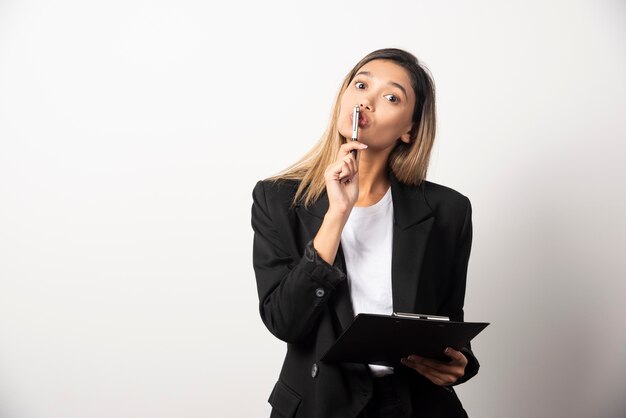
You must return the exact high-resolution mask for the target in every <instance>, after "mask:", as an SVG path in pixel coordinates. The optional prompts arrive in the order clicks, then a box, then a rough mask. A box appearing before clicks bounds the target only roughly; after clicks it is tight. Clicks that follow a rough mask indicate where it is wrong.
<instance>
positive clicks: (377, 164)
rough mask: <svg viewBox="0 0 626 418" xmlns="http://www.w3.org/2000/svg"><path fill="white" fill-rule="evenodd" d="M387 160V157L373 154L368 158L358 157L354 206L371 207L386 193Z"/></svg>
mask: <svg viewBox="0 0 626 418" xmlns="http://www.w3.org/2000/svg"><path fill="white" fill-rule="evenodd" d="M366 152H369V150H368V151H366ZM363 154H365V152H364V153H363ZM387 160H388V155H387V156H383V155H376V154H373V153H372V154H371V155H368V156H365V155H360V159H359V197H358V199H357V202H356V204H355V206H371V205H373V204H374V203H376V202H378V201H379V200H380V199H381V198H382V197H383V196H384V195H385V193H387V190H388V189H389V185H390V182H389V177H388V175H387V164H388V163H387Z"/></svg>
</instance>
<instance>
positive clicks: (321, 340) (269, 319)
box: [252, 174, 479, 418]
mask: <svg viewBox="0 0 626 418" xmlns="http://www.w3.org/2000/svg"><path fill="white" fill-rule="evenodd" d="M390 181H391V195H392V200H393V209H394V218H395V219H394V226H393V246H392V248H393V253H392V293H393V309H394V311H397V312H416V313H427V314H434V315H444V316H449V317H450V318H451V319H452V320H455V321H462V320H463V299H464V296H465V278H466V272H467V264H468V259H469V255H470V247H471V241H472V223H471V205H470V201H469V200H468V199H467V198H466V197H465V196H463V195H462V194H460V193H458V192H456V191H454V190H452V189H450V188H447V187H444V186H441V185H438V184H435V183H431V182H423V183H422V185H421V186H418V187H409V186H405V185H403V184H401V183H400V182H399V181H398V180H397V179H396V178H395V177H394V176H393V175H392V174H390ZM297 186H298V182H297V181H292V180H280V181H278V182H271V181H267V180H265V181H259V182H258V183H257V184H256V186H255V188H254V191H253V200H254V203H253V205H252V227H253V229H254V245H253V265H254V270H255V274H256V281H257V289H258V293H259V301H260V304H259V308H260V313H261V318H262V320H263V322H264V323H265V326H266V327H267V328H268V329H269V330H270V332H271V333H272V334H274V335H275V336H276V337H278V338H280V339H281V340H283V341H285V342H286V343H287V355H286V357H285V360H284V363H283V368H282V371H281V373H280V378H279V380H278V382H277V383H276V385H275V387H274V390H273V391H272V394H271V395H270V398H269V402H270V404H271V405H272V408H273V409H272V415H271V416H272V417H274V416H277V417H298V418H313V417H316V418H333V417H337V418H346V417H356V416H357V415H358V414H359V413H360V412H361V411H362V410H363V408H364V407H365V405H366V404H367V402H368V400H369V399H370V397H371V393H372V376H371V373H370V371H369V368H368V367H367V365H364V364H326V363H323V362H321V361H320V358H321V356H322V355H323V354H324V353H325V352H326V350H327V349H328V348H329V347H330V346H331V345H332V344H333V342H334V341H335V340H336V339H337V337H339V335H340V334H341V333H342V331H343V330H344V329H345V328H346V327H347V326H348V325H349V324H350V323H351V322H352V320H353V318H354V313H353V310H352V303H351V301H350V295H349V290H348V285H347V281H346V273H345V272H346V265H345V260H344V258H343V253H342V251H341V246H340V248H339V252H338V254H337V257H336V260H335V263H334V265H333V266H331V265H329V264H328V263H326V262H325V261H324V260H322V259H321V258H320V257H319V256H318V255H317V252H316V251H315V250H314V249H313V245H312V240H313V238H314V237H315V235H316V234H317V231H318V230H319V228H320V226H321V224H322V220H323V217H324V214H325V213H326V211H327V210H328V198H327V196H326V194H323V195H322V196H321V197H320V198H319V199H318V200H317V202H315V203H314V204H312V205H310V206H309V207H306V208H305V207H304V206H302V205H298V206H296V207H291V203H292V200H293V197H294V194H295V191H296V189H297ZM463 351H464V354H465V355H466V357H468V360H469V364H468V365H467V367H466V373H465V376H463V378H462V379H460V380H459V381H458V382H457V384H458V383H461V382H463V381H466V380H467V379H469V378H470V377H472V376H474V375H475V374H476V373H477V371H478V367H479V365H478V362H477V361H476V358H475V357H474V355H473V354H472V352H471V350H470V349H469V347H467V348H466V349H464V350H463ZM398 360H400V359H398ZM395 372H396V375H397V376H398V381H399V382H400V384H399V386H400V387H399V391H400V395H401V397H402V399H403V401H404V403H405V405H406V409H407V416H413V414H415V415H418V414H419V416H425V417H439V416H441V417H446V418H450V417H456V416H459V417H463V416H466V414H465V411H464V410H463V408H462V406H461V404H460V402H459V400H458V398H457V397H456V394H455V393H454V390H453V389H452V388H443V387H440V386H437V385H434V384H432V383H431V382H430V381H428V380H427V379H426V378H424V377H422V376H421V375H420V374H419V373H417V372H416V371H414V370H412V369H409V368H407V367H406V366H403V365H401V364H400V363H398V364H397V366H396V367H395Z"/></svg>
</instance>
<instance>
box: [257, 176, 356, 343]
mask: <svg viewBox="0 0 626 418" xmlns="http://www.w3.org/2000/svg"><path fill="white" fill-rule="evenodd" d="M252 196H253V201H254V202H253V205H252V228H253V230H254V243H253V265H254V270H255V274H256V280H257V290H258V293H259V310H260V313H261V319H262V320H263V322H264V324H265V326H266V327H267V328H268V329H269V331H270V332H271V333H272V334H274V335H275V336H276V337H278V338H279V339H281V340H283V341H285V342H288V343H296V342H298V341H300V340H302V339H303V338H305V337H306V336H307V334H308V333H309V332H310V331H311V330H312V329H313V327H314V325H315V324H316V322H317V319H318V317H319V315H320V314H321V312H322V311H323V309H324V308H325V306H326V304H327V303H328V300H329V298H330V295H331V294H332V291H333V290H334V288H335V287H336V286H337V285H338V284H339V283H340V282H341V281H343V280H344V279H345V274H344V273H343V272H342V271H341V270H339V269H338V268H336V267H333V266H331V265H330V264H328V263H327V262H326V261H324V260H323V259H322V258H321V257H320V256H319V254H318V253H317V251H315V249H314V247H313V243H312V241H311V242H309V243H308V244H307V246H306V247H305V249H304V253H303V256H302V258H300V259H294V258H293V256H292V255H291V254H290V253H289V252H288V251H287V250H286V248H285V243H284V239H285V237H281V236H280V235H279V233H278V231H277V230H276V228H275V222H278V221H279V220H278V219H277V220H276V221H275V220H273V219H272V217H271V214H270V211H269V209H268V204H267V201H266V198H267V196H266V193H265V186H264V184H263V183H262V182H258V183H257V185H256V187H255V188H254V191H253V194H252ZM333 258H334V257H333Z"/></svg>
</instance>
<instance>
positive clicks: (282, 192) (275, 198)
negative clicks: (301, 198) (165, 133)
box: [252, 179, 300, 208]
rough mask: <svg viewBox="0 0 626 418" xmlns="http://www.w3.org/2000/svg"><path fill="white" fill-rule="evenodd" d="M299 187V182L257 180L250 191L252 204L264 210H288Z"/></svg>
mask: <svg viewBox="0 0 626 418" xmlns="http://www.w3.org/2000/svg"><path fill="white" fill-rule="evenodd" d="M299 185H300V181H299V180H284V179H280V180H271V179H265V180H259V181H258V182H257V183H256V185H255V186H254V189H253V191H252V198H253V200H254V204H256V205H261V206H263V207H266V208H276V207H283V208H288V207H290V206H291V203H292V202H293V198H294V196H295V195H296V191H297V190H298V186H299Z"/></svg>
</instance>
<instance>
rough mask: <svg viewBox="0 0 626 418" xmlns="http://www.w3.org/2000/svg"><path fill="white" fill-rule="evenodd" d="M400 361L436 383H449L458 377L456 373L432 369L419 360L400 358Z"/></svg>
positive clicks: (441, 384)
mask: <svg viewBox="0 0 626 418" xmlns="http://www.w3.org/2000/svg"><path fill="white" fill-rule="evenodd" d="M400 362H401V363H402V364H404V365H405V366H408V367H411V368H412V369H414V370H415V371H417V372H418V373H419V374H421V375H422V376H424V377H425V378H427V379H428V380H430V381H431V382H433V383H434V384H436V385H440V386H443V385H450V384H452V383H454V382H456V381H457V380H458V378H459V377H460V376H457V375H456V374H449V373H444V372H441V371H439V370H435V369H432V368H430V367H428V366H425V365H424V364H423V363H421V362H419V361H414V360H410V359H408V358H405V359H402V360H400Z"/></svg>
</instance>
